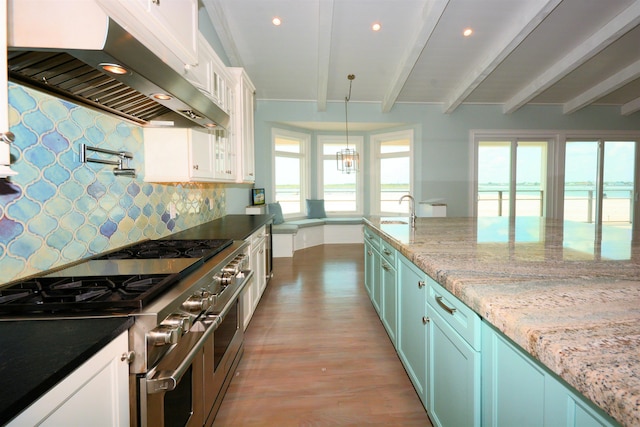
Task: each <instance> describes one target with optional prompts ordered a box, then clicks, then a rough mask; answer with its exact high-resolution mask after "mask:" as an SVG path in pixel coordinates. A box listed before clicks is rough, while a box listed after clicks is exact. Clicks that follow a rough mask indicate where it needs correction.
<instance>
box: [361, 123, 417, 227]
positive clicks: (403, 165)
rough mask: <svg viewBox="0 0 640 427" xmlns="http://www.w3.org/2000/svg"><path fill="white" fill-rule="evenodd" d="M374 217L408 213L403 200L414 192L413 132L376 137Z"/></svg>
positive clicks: (373, 138)
mask: <svg viewBox="0 0 640 427" xmlns="http://www.w3.org/2000/svg"><path fill="white" fill-rule="evenodd" d="M371 140H372V147H373V170H372V174H373V177H374V179H372V186H371V211H372V214H382V215H397V214H408V213H409V203H402V204H401V203H399V200H400V197H402V196H403V195H405V194H411V193H412V189H413V188H412V177H413V173H412V164H413V161H412V159H413V130H404V131H398V132H389V133H382V134H376V135H372V137H371Z"/></svg>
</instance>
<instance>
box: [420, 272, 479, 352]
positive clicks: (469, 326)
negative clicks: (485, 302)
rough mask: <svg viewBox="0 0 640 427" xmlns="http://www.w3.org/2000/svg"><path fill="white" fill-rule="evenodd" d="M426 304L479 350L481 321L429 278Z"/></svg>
mask: <svg viewBox="0 0 640 427" xmlns="http://www.w3.org/2000/svg"><path fill="white" fill-rule="evenodd" d="M427 282H428V283H429V290H428V291H427V302H428V304H429V307H430V309H431V310H434V311H436V312H437V313H438V314H439V315H440V317H442V318H443V319H444V320H445V321H446V322H447V323H448V324H449V325H451V327H452V328H453V329H455V330H456V332H458V333H459V334H460V336H461V337H462V338H463V339H464V340H465V341H467V342H468V343H469V345H471V347H473V348H474V349H475V350H480V335H481V325H482V320H481V319H480V316H478V315H477V314H476V313H475V312H474V311H473V310H471V309H470V308H469V307H467V306H466V305H465V304H464V303H463V302H462V301H460V300H459V299H458V298H457V297H455V296H454V295H453V294H452V293H451V292H449V291H447V290H446V289H445V288H443V287H442V286H441V285H440V284H438V283H436V281H435V280H433V279H431V278H430V277H429V278H428V279H427Z"/></svg>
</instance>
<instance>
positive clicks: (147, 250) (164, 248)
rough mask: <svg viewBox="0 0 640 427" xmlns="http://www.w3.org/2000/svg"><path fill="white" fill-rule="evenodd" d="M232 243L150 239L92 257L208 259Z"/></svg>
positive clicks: (213, 240)
mask: <svg viewBox="0 0 640 427" xmlns="http://www.w3.org/2000/svg"><path fill="white" fill-rule="evenodd" d="M231 243H233V240H229V239H207V240H148V241H145V242H141V243H137V244H135V245H132V246H128V247H126V248H122V249H119V250H117V251H114V252H110V253H107V254H104V255H101V256H98V257H95V258H92V259H94V260H103V259H164V258H202V259H203V260H204V261H206V260H208V259H209V258H211V257H213V256H215V255H216V254H217V253H218V252H220V251H222V250H223V249H224V248H226V247H227V246H229V245H231Z"/></svg>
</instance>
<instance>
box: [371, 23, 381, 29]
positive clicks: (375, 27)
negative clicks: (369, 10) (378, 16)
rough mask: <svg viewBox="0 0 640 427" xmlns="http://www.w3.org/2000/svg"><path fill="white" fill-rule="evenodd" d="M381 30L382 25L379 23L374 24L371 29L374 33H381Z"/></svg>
mask: <svg viewBox="0 0 640 427" xmlns="http://www.w3.org/2000/svg"><path fill="white" fill-rule="evenodd" d="M380 28H382V26H381V25H380V23H379V22H374V23H373V25H372V26H371V29H372V30H373V31H380Z"/></svg>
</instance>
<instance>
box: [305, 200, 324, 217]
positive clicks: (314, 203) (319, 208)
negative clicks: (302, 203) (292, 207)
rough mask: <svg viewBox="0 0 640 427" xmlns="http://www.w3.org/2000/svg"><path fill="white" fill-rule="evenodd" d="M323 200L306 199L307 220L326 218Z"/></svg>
mask: <svg viewBox="0 0 640 427" xmlns="http://www.w3.org/2000/svg"><path fill="white" fill-rule="evenodd" d="M326 217H327V213H326V212H325V211H324V200H311V199H307V218H326Z"/></svg>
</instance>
